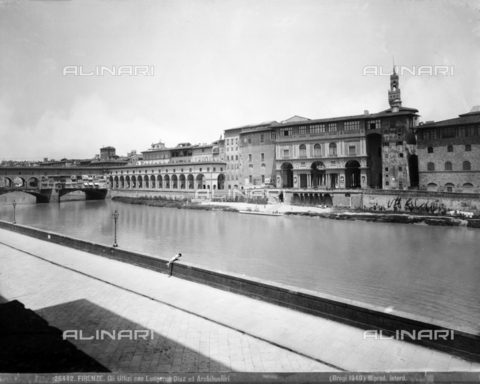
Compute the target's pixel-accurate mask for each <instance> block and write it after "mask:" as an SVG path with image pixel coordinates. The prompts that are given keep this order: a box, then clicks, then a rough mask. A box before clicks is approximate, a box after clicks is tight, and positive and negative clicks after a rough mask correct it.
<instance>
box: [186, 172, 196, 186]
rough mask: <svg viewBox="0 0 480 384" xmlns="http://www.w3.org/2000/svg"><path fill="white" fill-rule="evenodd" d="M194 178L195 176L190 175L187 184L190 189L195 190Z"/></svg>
mask: <svg viewBox="0 0 480 384" xmlns="http://www.w3.org/2000/svg"><path fill="white" fill-rule="evenodd" d="M194 180H195V179H194V178H193V175H191V174H190V175H188V177H187V184H188V189H195V183H194Z"/></svg>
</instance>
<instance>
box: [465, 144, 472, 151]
mask: <svg viewBox="0 0 480 384" xmlns="http://www.w3.org/2000/svg"><path fill="white" fill-rule="evenodd" d="M471 151H472V146H471V145H470V144H467V145H465V152H471Z"/></svg>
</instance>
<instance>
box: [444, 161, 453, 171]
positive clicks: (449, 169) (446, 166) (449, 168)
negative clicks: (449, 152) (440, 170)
mask: <svg viewBox="0 0 480 384" xmlns="http://www.w3.org/2000/svg"><path fill="white" fill-rule="evenodd" d="M451 170H452V163H451V162H449V161H447V162H446V163H445V171H451Z"/></svg>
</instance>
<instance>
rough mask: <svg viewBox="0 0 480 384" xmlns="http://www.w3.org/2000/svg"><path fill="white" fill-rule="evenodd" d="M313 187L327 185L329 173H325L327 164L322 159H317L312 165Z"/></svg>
mask: <svg viewBox="0 0 480 384" xmlns="http://www.w3.org/2000/svg"><path fill="white" fill-rule="evenodd" d="M310 168H311V177H312V187H314V188H316V187H325V186H326V185H327V175H326V174H325V164H324V163H322V162H321V161H315V162H313V163H312V165H311V167H310Z"/></svg>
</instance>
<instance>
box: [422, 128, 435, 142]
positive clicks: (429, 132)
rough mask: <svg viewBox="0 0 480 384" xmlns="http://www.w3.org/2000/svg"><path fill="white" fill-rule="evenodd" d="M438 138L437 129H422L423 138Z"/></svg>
mask: <svg viewBox="0 0 480 384" xmlns="http://www.w3.org/2000/svg"><path fill="white" fill-rule="evenodd" d="M437 138H438V131H437V129H435V128H434V129H426V130H424V131H423V139H424V140H435V139H437Z"/></svg>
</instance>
